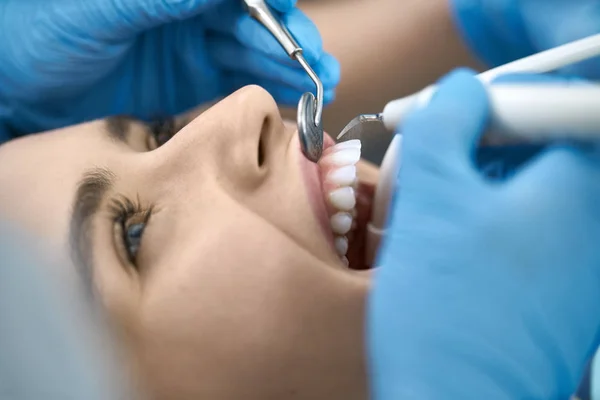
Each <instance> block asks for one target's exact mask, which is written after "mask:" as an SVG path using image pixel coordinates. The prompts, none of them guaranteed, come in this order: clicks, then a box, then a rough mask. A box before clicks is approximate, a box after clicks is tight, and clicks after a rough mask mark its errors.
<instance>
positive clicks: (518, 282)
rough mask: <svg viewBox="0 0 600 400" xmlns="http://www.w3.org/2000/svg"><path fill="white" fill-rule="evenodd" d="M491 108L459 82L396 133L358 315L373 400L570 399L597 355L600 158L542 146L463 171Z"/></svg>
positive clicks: (494, 154)
mask: <svg viewBox="0 0 600 400" xmlns="http://www.w3.org/2000/svg"><path fill="white" fill-rule="evenodd" d="M488 101H489V100H488V98H487V95H486V92H485V90H484V88H483V86H482V84H481V83H480V82H479V81H478V80H477V79H476V77H475V75H474V73H472V72H465V71H458V72H455V73H453V74H451V75H450V76H449V77H446V78H445V79H444V80H443V81H442V82H441V83H440V85H439V89H438V91H437V92H436V94H435V95H434V96H433V98H432V99H431V101H430V103H429V104H428V105H427V106H425V107H424V108H422V109H420V110H417V111H415V112H413V114H411V115H410V116H409V117H408V118H407V119H406V120H405V122H404V124H403V126H402V127H401V129H402V132H403V147H402V166H401V168H400V171H399V175H398V178H397V182H396V185H397V186H396V187H398V188H399V193H397V196H396V198H395V199H394V201H393V205H392V208H391V211H390V213H391V217H390V222H389V226H388V234H387V236H386V238H385V240H384V243H383V245H382V249H381V252H380V254H379V260H378V263H377V265H380V266H381V267H380V268H379V270H376V271H375V282H374V287H373V290H372V292H371V296H370V299H369V304H368V319H367V322H368V325H367V344H368V354H369V373H370V378H371V379H370V381H371V384H372V394H373V398H374V399H375V400H388V399H389V400H392V399H393V400H396V399H567V398H569V397H570V396H571V395H572V394H573V393H575V391H576V389H577V386H578V384H579V382H580V381H581V379H582V377H583V375H584V371H585V368H586V364H587V362H588V360H589V359H590V357H591V355H592V354H593V352H594V350H595V349H596V348H597V347H598V344H599V339H600V335H599V334H600V252H598V238H599V237H600V208H598V204H599V203H600V156H599V154H598V152H597V151H595V148H594V147H593V146H592V147H589V146H567V145H558V144H553V145H551V146H547V147H545V148H543V147H519V148H518V149H516V148H512V149H511V150H514V151H511V152H509V153H506V154H508V161H506V159H505V160H503V156H502V151H503V149H491V148H486V149H482V150H480V151H479V152H478V153H477V156H476V158H475V159H476V160H478V163H474V162H473V155H474V152H475V148H476V145H477V143H478V140H479V136H480V135H481V134H482V132H483V131H484V129H485V127H486V126H487V121H488V118H489V102H488ZM506 150H507V148H505V149H504V151H506ZM497 159H500V160H503V162H504V166H503V171H502V169H499V170H500V172H499V173H497V174H496V178H495V179H489V178H487V177H486V174H485V173H482V170H481V169H480V167H485V166H489V165H490V161H495V160H497ZM478 165H479V168H478ZM490 174H491V173H490V172H489V171H488V172H487V175H490Z"/></svg>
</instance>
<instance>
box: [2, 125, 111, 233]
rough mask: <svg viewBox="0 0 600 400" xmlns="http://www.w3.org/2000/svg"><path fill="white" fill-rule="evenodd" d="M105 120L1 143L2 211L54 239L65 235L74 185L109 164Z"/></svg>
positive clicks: (6, 215)
mask: <svg viewBox="0 0 600 400" xmlns="http://www.w3.org/2000/svg"><path fill="white" fill-rule="evenodd" d="M105 132H106V130H105V123H104V121H95V122H91V123H87V124H83V125H77V126H73V127H69V128H65V129H60V130H55V131H50V132H46V133H42V134H36V135H30V136H26V137H23V138H19V139H17V140H13V141H11V142H9V143H6V144H4V145H3V146H1V147H0V165H2V168H1V169H0V188H1V189H2V190H0V210H1V211H0V213H1V214H0V215H1V216H3V217H5V218H8V219H11V220H13V221H15V223H17V224H20V225H22V226H24V227H25V228H26V229H29V230H33V232H34V233H36V234H41V235H43V236H44V237H45V238H49V239H52V240H53V241H57V240H62V239H63V238H64V237H65V234H66V229H67V226H68V214H69V212H70V207H71V202H72V198H73V195H74V193H75V190H76V186H77V183H78V181H79V179H80V177H81V175H82V173H83V172H84V171H85V170H86V169H87V168H90V167H91V166H95V165H98V166H101V165H103V164H104V163H106V162H107V158H108V157H109V155H110V153H111V151H110V150H111V148H113V149H114V148H115V144H113V143H111V140H110V139H108V135H106V133H105Z"/></svg>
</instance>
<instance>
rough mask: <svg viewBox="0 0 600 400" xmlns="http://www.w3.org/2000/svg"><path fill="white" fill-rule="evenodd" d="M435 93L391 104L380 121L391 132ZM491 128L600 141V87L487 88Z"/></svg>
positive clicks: (534, 137) (513, 134)
mask: <svg viewBox="0 0 600 400" xmlns="http://www.w3.org/2000/svg"><path fill="white" fill-rule="evenodd" d="M433 93H434V89H428V90H426V91H424V92H422V93H421V94H420V95H419V96H417V97H416V98H410V97H409V98H403V99H398V100H393V101H391V102H389V103H388V104H387V105H386V106H385V108H384V110H383V112H382V113H381V118H382V121H383V124H384V125H385V126H386V128H387V129H388V130H390V131H394V130H395V129H397V127H398V125H399V123H400V122H401V121H402V119H403V118H404V117H405V116H406V114H407V113H408V112H410V111H411V110H412V109H413V108H414V107H418V106H419V105H420V104H424V103H425V102H427V101H428V100H429V98H430V97H431V95H432V94H433ZM488 95H489V99H490V106H491V109H490V114H491V126H490V131H489V132H488V135H501V136H502V137H507V138H517V139H523V140H527V141H539V140H547V139H553V138H561V139H578V140H590V139H600V84H585V85H583V84H581V83H577V82H571V83H562V82H558V83H551V84H548V83H544V84H541V83H540V84H526V85H523V84H510V85H509V84H503V85H491V86H488Z"/></svg>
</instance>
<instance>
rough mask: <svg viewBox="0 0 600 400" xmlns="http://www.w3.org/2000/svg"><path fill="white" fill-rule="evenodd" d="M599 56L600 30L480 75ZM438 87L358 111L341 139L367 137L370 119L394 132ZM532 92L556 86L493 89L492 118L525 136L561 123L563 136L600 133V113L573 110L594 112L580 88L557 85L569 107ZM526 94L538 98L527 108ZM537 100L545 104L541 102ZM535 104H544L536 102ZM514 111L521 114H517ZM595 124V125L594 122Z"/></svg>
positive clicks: (486, 78)
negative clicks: (364, 134) (364, 133)
mask: <svg viewBox="0 0 600 400" xmlns="http://www.w3.org/2000/svg"><path fill="white" fill-rule="evenodd" d="M598 55H600V34H597V35H593V36H590V37H587V38H585V39H581V40H578V41H575V42H572V43H568V44H565V45H563V46H560V47H556V48H553V49H550V50H547V51H544V52H541V53H538V54H534V55H532V56H529V57H526V58H523V59H521V60H517V61H514V62H511V63H509V64H506V65H502V66H500V67H498V68H494V69H491V70H489V71H487V72H484V73H482V74H479V75H478V78H479V79H480V80H481V81H482V82H484V83H486V84H490V83H491V81H492V80H494V79H495V78H496V77H498V76H500V75H502V74H507V73H544V72H550V71H554V70H557V69H559V68H562V67H565V66H567V65H571V64H574V63H577V62H580V61H584V60H587V59H589V58H592V57H595V56H598ZM503 86H504V85H503ZM435 88H436V87H435V85H432V86H429V87H427V88H425V89H423V90H422V91H420V92H418V93H416V94H413V95H410V96H407V97H404V98H401V99H397V100H393V101H391V102H389V103H388V104H387V105H386V106H385V107H384V109H383V112H381V113H379V114H363V115H359V116H358V117H356V118H354V119H353V120H352V121H350V122H349V123H348V125H346V127H345V128H344V129H343V130H342V131H341V133H340V134H339V135H338V137H337V139H338V140H339V139H341V138H342V137H343V136H346V135H348V134H350V137H351V138H360V137H361V136H362V131H363V129H362V128H363V126H364V125H365V124H371V123H378V124H383V125H384V126H385V128H386V129H387V130H389V131H393V130H395V129H396V127H397V126H398V125H399V124H400V122H401V121H402V118H403V117H404V116H405V115H406V114H407V113H408V112H409V111H410V110H411V109H412V107H414V106H415V105H417V104H419V102H424V101H427V99H429V97H430V96H431V95H432V94H433V93H435ZM530 90H533V91H535V90H540V94H543V95H545V96H548V95H552V94H553V93H551V92H552V89H551V88H548V89H541V88H540V87H539V86H538V85H535V86H533V87H532V86H529V85H527V86H522V85H520V86H519V87H512V88H507V89H500V88H498V89H493V91H492V93H497V95H496V96H494V95H492V97H493V100H495V101H493V105H494V107H495V108H494V110H493V113H492V119H499V120H498V125H504V126H508V127H512V128H513V130H512V131H511V132H509V133H510V134H511V135H518V136H520V137H521V138H523V139H540V138H541V137H540V136H539V135H540V134H541V135H542V136H544V137H543V138H544V139H546V137H545V136H546V135H547V133H548V132H547V131H548V129H550V130H553V131H557V130H558V128H559V127H560V128H563V127H565V126H566V128H567V129H565V131H563V132H562V134H566V132H568V134H570V135H574V136H575V137H581V136H583V138H584V139H585V138H587V136H588V134H596V133H597V132H598V130H597V126H598V125H595V129H596V130H594V131H593V132H590V131H589V127H590V126H591V127H592V128H593V127H594V125H593V123H594V122H595V121H597V116H596V115H595V114H596V113H597V111H595V112H591V113H590V114H585V115H582V113H581V112H579V111H576V110H575V109H574V107H583V108H584V109H585V110H587V111H591V110H593V108H592V105H590V106H589V107H588V106H586V105H585V104H583V103H584V102H585V101H588V100H589V97H588V96H587V94H584V95H583V97H578V96H579V94H578V93H579V92H573V93H572V94H567V92H568V91H569V90H578V89H576V88H568V89H567V88H564V87H563V88H561V89H558V90H559V92H556V93H555V94H554V95H555V96H557V95H561V96H562V95H566V96H568V100H566V101H567V102H568V103H569V105H570V106H569V108H568V110H567V109H561V107H562V106H563V103H561V100H562V99H561V98H559V97H557V98H555V99H549V98H536V97H533V96H530V95H529V94H528V92H529V91H530ZM588 90H589V89H588ZM588 90H584V91H583V92H582V93H588ZM521 96H523V97H527V98H530V99H531V100H536V102H534V103H533V104H531V103H530V104H527V108H526V109H525V110H524V109H521V108H518V107H521V106H522V105H523V102H522V101H521V100H520V98H521ZM512 101H516V102H518V103H519V106H518V107H516V104H513V103H512ZM538 101H539V102H540V103H537V102H538ZM554 102H556V103H554ZM536 103H537V104H539V105H537V106H536ZM593 104H596V103H593ZM546 107H552V112H554V111H556V112H559V113H560V114H559V115H560V117H558V116H557V115H549V112H544V110H547V111H550V110H549V109H547V108H546ZM596 110H597V109H596ZM514 111H519V112H518V113H517V114H513V112H514ZM567 111H568V112H575V114H573V115H572V116H569V115H567ZM540 117H541V118H540ZM582 117H583V118H584V119H583V120H582V119H581V118H582ZM559 121H560V123H561V124H563V125H561V126H557V125H556V123H557V122H559ZM590 123H592V124H591V125H590ZM586 130H587V132H586ZM495 133H500V132H495ZM504 133H506V132H504Z"/></svg>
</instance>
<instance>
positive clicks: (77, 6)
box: [0, 0, 340, 134]
mask: <svg viewBox="0 0 600 400" xmlns="http://www.w3.org/2000/svg"><path fill="white" fill-rule="evenodd" d="M267 2H268V3H270V4H271V5H273V8H274V9H275V10H279V11H278V13H279V16H280V17H281V19H282V21H283V22H284V24H285V25H286V26H287V27H288V28H289V30H290V31H291V33H292V34H293V35H294V36H295V37H296V38H297V40H298V42H299V44H300V45H301V46H302V47H303V49H304V55H305V57H306V59H307V61H308V62H309V63H310V64H311V65H312V66H313V68H314V69H315V71H316V72H317V74H318V75H319V77H320V78H321V79H322V81H323V85H324V88H325V102H326V103H329V102H331V101H332V100H333V98H334V96H335V87H336V86H337V84H338V82H339V78H340V67H339V64H338V62H337V61H336V60H335V58H333V57H332V56H331V55H329V54H327V53H325V52H324V51H323V47H322V41H321V37H320V35H319V32H318V31H317V28H316V27H315V26H314V24H313V23H312V22H311V21H310V20H309V19H308V18H307V17H306V16H305V15H304V14H303V13H302V12H300V11H299V10H298V9H297V8H295V7H294V4H295V1H294V0H268V1H267ZM276 13H277V12H276ZM0 37H1V38H3V39H2V40H1V41H0V108H4V109H5V110H8V112H7V113H5V114H8V116H7V117H6V119H5V121H6V124H7V126H8V129H9V130H10V131H11V132H17V133H23V134H26V133H32V132H38V131H43V130H48V129H53V128H57V127H62V126H66V125H72V124H75V123H79V122H82V121H88V120H91V119H96V118H101V117H106V116H110V115H115V114H128V115H131V116H135V117H138V118H141V119H144V120H148V119H152V118H156V117H163V116H165V115H175V114H178V113H181V112H184V111H187V110H189V109H191V108H193V107H195V106H197V105H199V104H201V103H204V102H207V101H212V100H215V99H218V98H220V97H223V96H226V95H228V94H230V93H231V92H233V91H235V90H237V89H238V88H240V87H242V86H245V85H248V84H258V85H261V86H263V87H264V88H265V89H267V90H269V91H270V93H271V94H272V95H273V96H274V97H275V99H276V100H277V101H278V102H280V103H281V104H285V105H292V104H297V101H298V99H299V97H300V95H301V94H302V93H303V92H306V91H312V92H314V90H315V87H314V84H313V82H312V81H311V80H310V79H309V77H308V76H307V75H306V73H305V72H304V71H303V70H302V68H301V67H300V65H299V64H298V63H297V62H295V61H292V60H291V59H290V58H289V57H288V55H287V54H286V53H285V52H284V51H283V49H282V48H281V47H280V45H279V44H278V43H277V42H276V41H275V39H274V38H273V37H272V36H271V35H270V33H268V31H267V30H265V29H264V28H263V27H262V26H261V25H260V24H258V23H257V22H256V21H254V20H252V19H251V18H250V16H249V15H248V14H247V12H245V11H244V10H243V8H242V2H241V1H238V0H191V1H179V0H168V1H165V0H138V1H127V0H87V1H80V0H52V1H48V0H30V1H22V0H3V1H1V2H0Z"/></svg>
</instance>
